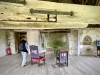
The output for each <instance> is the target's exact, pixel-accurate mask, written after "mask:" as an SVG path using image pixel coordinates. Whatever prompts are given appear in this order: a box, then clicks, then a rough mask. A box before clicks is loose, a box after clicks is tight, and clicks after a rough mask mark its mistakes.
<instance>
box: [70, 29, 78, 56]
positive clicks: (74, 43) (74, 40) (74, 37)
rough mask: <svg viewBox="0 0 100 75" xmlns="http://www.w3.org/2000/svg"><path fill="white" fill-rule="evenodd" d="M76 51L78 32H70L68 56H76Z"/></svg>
mask: <svg viewBox="0 0 100 75" xmlns="http://www.w3.org/2000/svg"><path fill="white" fill-rule="evenodd" d="M77 50H78V30H71V33H70V34H69V54H70V55H77Z"/></svg>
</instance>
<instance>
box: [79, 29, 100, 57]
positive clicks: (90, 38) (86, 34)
mask: <svg viewBox="0 0 100 75" xmlns="http://www.w3.org/2000/svg"><path fill="white" fill-rule="evenodd" d="M96 40H100V28H87V29H81V30H80V55H97V54H96V53H97V47H96Z"/></svg>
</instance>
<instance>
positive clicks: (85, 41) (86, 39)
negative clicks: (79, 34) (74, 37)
mask: <svg viewBox="0 0 100 75" xmlns="http://www.w3.org/2000/svg"><path fill="white" fill-rule="evenodd" d="M91 44H92V38H91V37H90V36H89V35H87V36H85V37H84V39H83V45H91Z"/></svg>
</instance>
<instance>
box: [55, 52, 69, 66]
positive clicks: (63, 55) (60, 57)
mask: <svg viewBox="0 0 100 75" xmlns="http://www.w3.org/2000/svg"><path fill="white" fill-rule="evenodd" d="M57 61H59V62H58V63H57ZM62 62H64V63H65V64H66V65H67V67H68V51H59V52H58V54H56V64H58V65H59V67H60V65H61V63H62Z"/></svg>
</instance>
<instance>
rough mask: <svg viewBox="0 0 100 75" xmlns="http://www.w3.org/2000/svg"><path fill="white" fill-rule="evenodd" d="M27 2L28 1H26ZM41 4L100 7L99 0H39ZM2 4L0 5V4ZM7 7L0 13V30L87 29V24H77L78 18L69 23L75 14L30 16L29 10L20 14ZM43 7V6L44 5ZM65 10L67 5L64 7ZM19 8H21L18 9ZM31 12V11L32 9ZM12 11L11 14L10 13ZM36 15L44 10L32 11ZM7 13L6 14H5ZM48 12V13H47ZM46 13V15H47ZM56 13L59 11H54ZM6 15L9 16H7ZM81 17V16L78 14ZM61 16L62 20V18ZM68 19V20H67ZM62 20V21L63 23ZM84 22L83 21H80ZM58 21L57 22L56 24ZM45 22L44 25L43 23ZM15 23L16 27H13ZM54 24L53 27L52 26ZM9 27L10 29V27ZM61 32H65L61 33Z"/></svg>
mask: <svg viewBox="0 0 100 75" xmlns="http://www.w3.org/2000/svg"><path fill="white" fill-rule="evenodd" d="M0 1H1V2H2V1H3V2H6V3H7V2H10V3H9V4H10V5H11V3H15V4H16V3H19V4H21V5H22V4H24V5H25V4H26V0H0ZM27 1H28V0H27ZM39 1H41V2H44V1H47V2H57V3H56V4H59V5H60V6H62V4H63V3H70V4H82V5H93V6H100V0H39ZM1 4H2V3H1ZM10 5H9V6H7V4H6V5H5V7H3V8H4V9H5V10H2V11H4V12H2V11H1V12H0V16H1V17H3V18H2V19H1V18H0V20H1V22H0V24H2V25H1V27H2V28H4V25H5V26H6V27H8V28H10V29H11V27H12V29H13V28H15V27H17V26H18V27H19V26H21V25H22V28H23V29H24V28H25V27H26V28H28V27H29V28H36V27H37V28H43V27H44V28H45V29H49V28H50V27H51V26H52V27H51V28H53V29H55V28H57V27H58V29H59V28H60V27H61V25H62V28H73V27H74V28H86V27H87V25H88V24H87V23H86V24H84V23H81V22H80V23H79V21H80V20H81V19H80V18H79V20H78V21H77V22H73V23H71V22H70V20H72V21H74V18H76V16H75V13H74V15H64V16H63V15H60V16H58V15H48V14H47V15H45V16H44V14H42V15H41V14H39V15H38V14H33V12H32V13H31V14H30V13H29V12H28V11H29V9H28V8H26V9H24V10H25V11H22V12H21V13H19V11H18V10H16V8H17V6H14V7H15V9H12V8H11V7H10ZM44 5H45V4H44ZM65 6H66V8H67V5H65ZM20 8H21V7H20ZM22 9H23V7H22ZM32 10H33V9H32ZM12 11H13V12H12ZM34 11H35V12H36V13H38V12H39V13H44V12H45V11H44V10H34ZM6 12H7V13H6ZM47 12H48V11H47ZM49 12H51V13H52V10H49ZM49 12H48V13H49ZM55 12H56V13H57V12H59V11H55ZM9 13H11V14H9ZM60 13H64V12H60ZM67 13H70V14H71V13H72V11H69V12H67ZM8 14H9V15H10V16H8ZM76 14H77V12H76ZM27 15H28V16H27ZM79 15H81V14H79ZM82 15H84V14H82ZM62 16H63V18H62ZM67 17H68V18H67ZM63 19H64V21H63ZM82 20H85V19H82ZM57 21H58V22H57ZM66 21H67V26H66ZM44 22H45V23H44ZM15 23H16V24H17V23H18V24H17V25H15ZM54 24H55V25H54ZM10 26H11V27H10ZM92 27H93V28H100V25H99V24H89V25H88V27H87V28H92ZM44 32H48V31H44ZM63 32H66V30H65V31H63Z"/></svg>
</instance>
